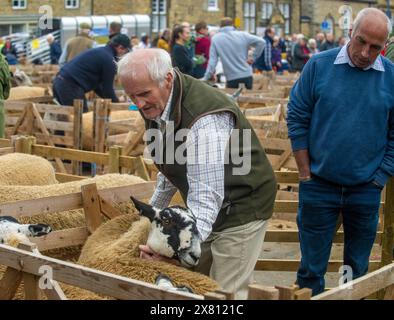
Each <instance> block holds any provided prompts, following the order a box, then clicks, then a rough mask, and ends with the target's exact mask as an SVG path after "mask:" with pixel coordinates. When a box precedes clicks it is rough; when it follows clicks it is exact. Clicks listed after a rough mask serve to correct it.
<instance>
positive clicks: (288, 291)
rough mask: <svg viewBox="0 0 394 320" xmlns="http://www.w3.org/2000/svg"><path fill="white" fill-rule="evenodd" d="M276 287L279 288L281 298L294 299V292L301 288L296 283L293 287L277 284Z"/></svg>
mask: <svg viewBox="0 0 394 320" xmlns="http://www.w3.org/2000/svg"><path fill="white" fill-rule="evenodd" d="M275 289H278V291H279V300H294V299H295V295H294V294H295V292H296V291H297V290H298V289H299V287H298V286H296V285H293V286H291V287H285V286H275Z"/></svg>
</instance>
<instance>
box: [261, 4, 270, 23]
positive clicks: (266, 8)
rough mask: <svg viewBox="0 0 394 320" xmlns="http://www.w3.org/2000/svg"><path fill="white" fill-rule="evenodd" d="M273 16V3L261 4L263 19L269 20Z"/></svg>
mask: <svg viewBox="0 0 394 320" xmlns="http://www.w3.org/2000/svg"><path fill="white" fill-rule="evenodd" d="M271 16H272V2H262V3H261V19H263V20H269V19H270V18H271Z"/></svg>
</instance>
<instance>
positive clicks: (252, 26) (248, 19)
mask: <svg viewBox="0 0 394 320" xmlns="http://www.w3.org/2000/svg"><path fill="white" fill-rule="evenodd" d="M252 8H253V10H252ZM256 9H257V2H256V1H255V0H244V2H243V18H244V30H245V31H247V32H249V33H253V34H255V33H256V21H257V19H256V18H257V10H256Z"/></svg>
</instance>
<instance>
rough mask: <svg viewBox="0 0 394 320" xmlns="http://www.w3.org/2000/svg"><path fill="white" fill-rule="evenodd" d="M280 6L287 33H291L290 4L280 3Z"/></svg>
mask: <svg viewBox="0 0 394 320" xmlns="http://www.w3.org/2000/svg"><path fill="white" fill-rule="evenodd" d="M278 7H279V11H280V13H281V14H282V15H283V17H284V18H285V34H290V4H289V3H279V5H278Z"/></svg>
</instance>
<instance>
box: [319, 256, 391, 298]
mask: <svg viewBox="0 0 394 320" xmlns="http://www.w3.org/2000/svg"><path fill="white" fill-rule="evenodd" d="M392 284H394V263H392V264H389V265H387V266H385V267H383V268H381V269H379V270H375V271H373V272H371V273H369V274H367V275H365V276H363V277H360V278H358V279H356V280H353V281H351V282H348V283H346V284H344V285H342V286H341V287H338V288H334V289H331V290H329V291H327V292H324V293H322V294H319V295H317V296H314V297H312V300H359V299H362V298H364V297H367V296H369V295H370V294H373V293H375V292H377V291H379V290H381V289H384V288H386V287H388V286H390V285H392Z"/></svg>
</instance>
